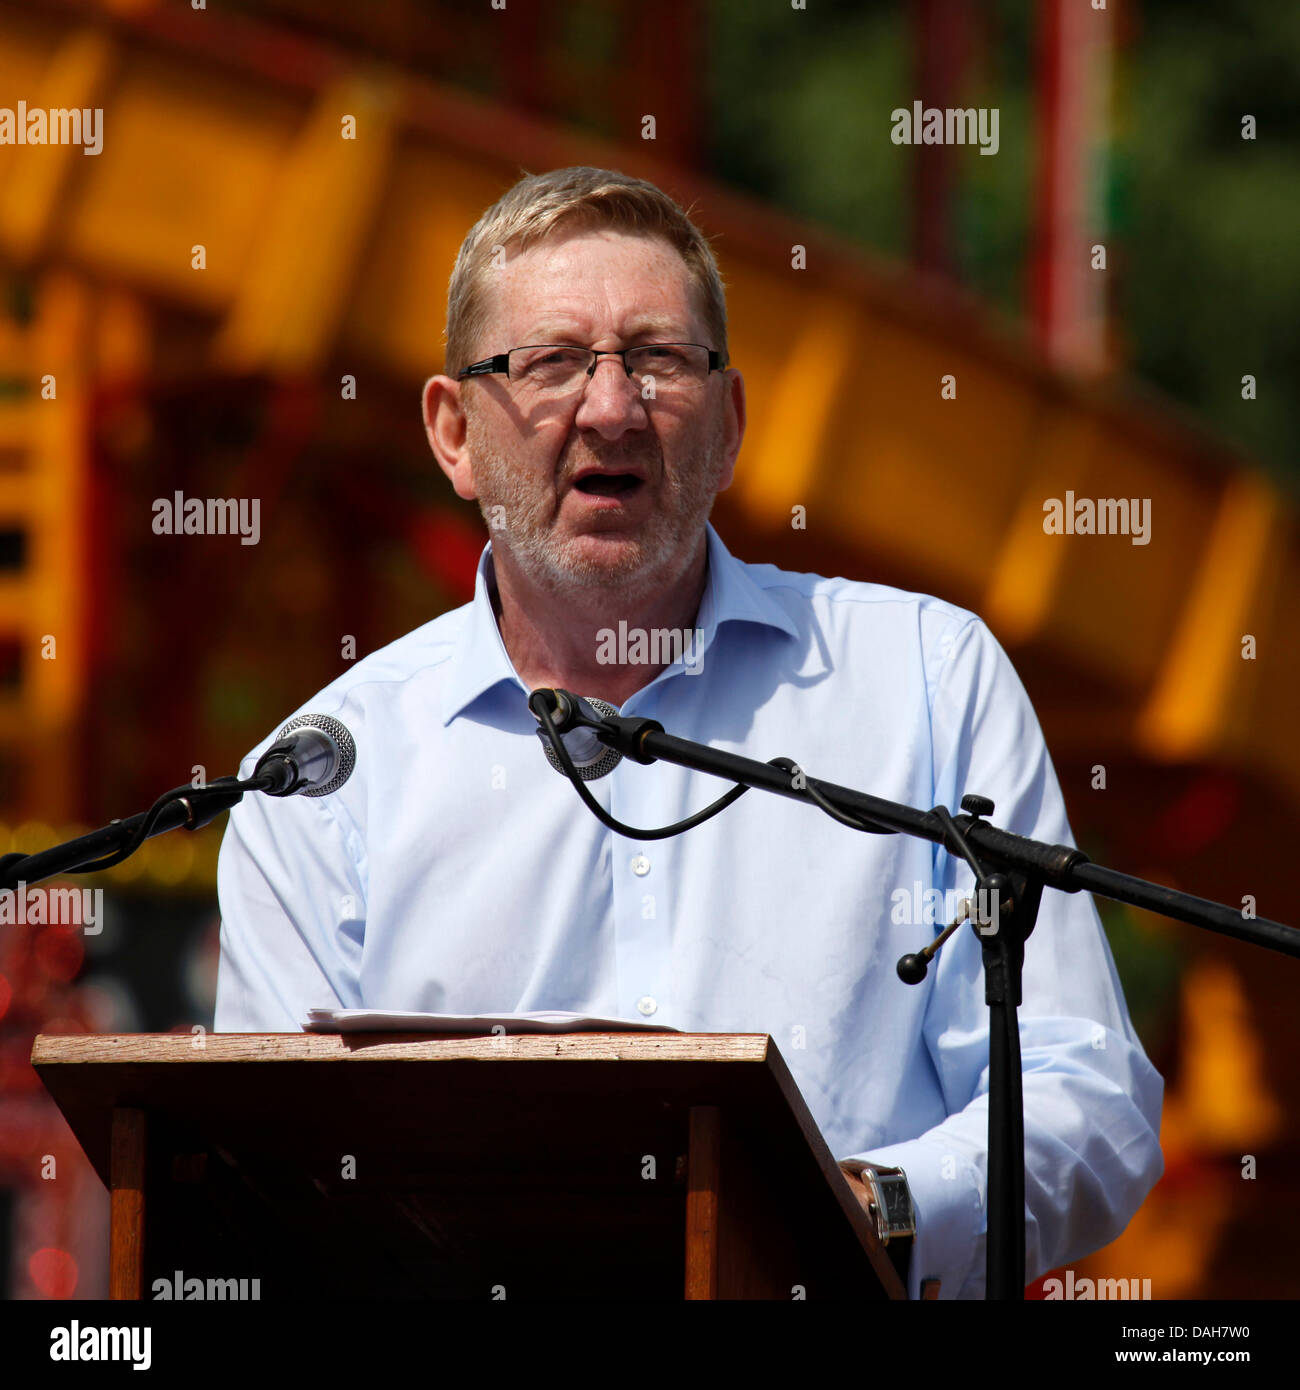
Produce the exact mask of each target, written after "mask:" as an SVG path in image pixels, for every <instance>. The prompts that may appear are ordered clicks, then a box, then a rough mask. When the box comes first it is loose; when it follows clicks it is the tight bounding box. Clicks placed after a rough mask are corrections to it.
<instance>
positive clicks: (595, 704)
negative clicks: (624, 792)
mask: <svg viewBox="0 0 1300 1390" xmlns="http://www.w3.org/2000/svg"><path fill="white" fill-rule="evenodd" d="M554 694H555V707H554V709H553V710H552V711H551V716H552V718H553V719H554V721H555V725H556V727H557V728H562V727H563V725H564V724H565V723H566V722H567V721H568V720H570V719H572V718H573V716H574V714H575V713H580V714H582V715H583V716H585V717H586V718H587V719H609V718H611V717H613V716H615V715H617V714H618V707H617V706H616V705H611V704H610V703H609V702H608V701H607V700H598V699H596V697H595V696H594V695H593V696H588V697H587V698H586V699H578V704H577V709H576V710H575V709H574V707H573V706H572V705H571V704H570V703H569V700H570V697H569V696H568V694H567V693H566V692H564V691H558V690H557V691H555V692H554ZM573 698H575V699H577V697H576V696H575V697H573ZM533 718H534V719H537V712H536V710H534V711H533ZM540 722H541V721H540V720H538V723H540ZM537 737H538V738H540V739H541V741H542V747H543V749H544V750H545V752H546V761H547V762H548V763H550V765H551V766H552V767H553V768H554V769H555V770H556V772H558V773H561V774H562V775H563V776H565V777H567V776H568V775H569V774H568V773H567V772H565V770H564V764H563V763H561V762H560V760H559V758H557V757H556V756H555V749H554V748H552V747H551V740H550V739H549V738H548V737H547V736H546V730H545V729H538V730H537ZM560 742H561V743H563V744H564V748H565V751H566V752H567V753H568V755H569V757H571V758H572V759H573V765H574V767H576V768H577V769H578V776H579V777H581V778H582V780H583V781H584V782H594V781H595V780H596V778H598V777H607V776H608V775H609V774H610V773H611V772H613V771H614V769H615V768H616V767H617V766H618V765H619V763H621V762H622V761H623V755H622V753H620V752H619V751H618V750H617V749H615V748H609V747H606V745H605V744H603V743H602V742H601V741H600V740H599V739H598V738H597V737H596V733H595V730H594V729H585V728H583V727H582V726H581V725H579V726H578V727H576V728H573V729H569V730H567V731H566V732H564V733H561V735H560Z"/></svg>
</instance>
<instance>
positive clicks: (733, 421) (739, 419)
mask: <svg viewBox="0 0 1300 1390" xmlns="http://www.w3.org/2000/svg"><path fill="white" fill-rule="evenodd" d="M722 379H723V385H724V386H725V387H726V392H727V395H726V399H725V401H724V402H723V406H722V408H723V411H724V412H725V414H724V416H723V426H722V445H723V454H722V456H723V459H724V461H725V465H724V467H723V470H722V481H721V482H720V483H719V484H718V491H719V492H723V491H725V490H726V489H727V488H729V487H730V486H731V480H732V479H733V478H734V477H735V474H736V458H737V456H738V455H739V453H740V446H741V444H742V443H743V442H744V438H745V378H744V377H743V376H741V374H740V373H739V372H738V371H737V370H736V369H735V368H734V367H728V368H727V369H726V371H725V372H723V374H722Z"/></svg>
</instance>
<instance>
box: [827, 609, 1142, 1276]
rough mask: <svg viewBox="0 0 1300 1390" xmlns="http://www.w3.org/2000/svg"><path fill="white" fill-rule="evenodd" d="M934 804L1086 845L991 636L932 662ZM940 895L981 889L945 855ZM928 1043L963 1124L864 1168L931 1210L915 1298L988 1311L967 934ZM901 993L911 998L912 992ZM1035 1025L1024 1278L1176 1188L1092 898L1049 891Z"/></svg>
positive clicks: (946, 967)
mask: <svg viewBox="0 0 1300 1390" xmlns="http://www.w3.org/2000/svg"><path fill="white" fill-rule="evenodd" d="M928 656H929V660H928V663H927V664H928V667H929V669H931V670H933V671H934V673H935V675H934V681H933V695H932V699H931V718H932V729H931V733H932V741H933V750H934V769H935V804H942V805H944V806H947V807H948V808H949V809H950V810H951V811H953V812H957V811H958V810H959V808H960V802H961V798H962V796H964V795H965V794H967V793H969V792H978V793H980V794H982V795H984V796H988V797H990V798H991V799H992V800H993V801H994V803H995V806H996V809H995V811H994V812H993V814H992V816H990V817H989V819H990V821H991V822H992V823H993V824H995V825H998V826H1000V827H1002V828H1004V829H1007V830H1011V831H1014V832H1016V833H1017V834H1021V835H1026V836H1029V837H1031V838H1034V839H1039V840H1046V841H1049V842H1051V843H1057V844H1069V845H1073V844H1074V840H1073V837H1072V835H1071V832H1070V827H1069V823H1068V821H1067V818H1066V814H1065V806H1064V802H1063V800H1062V797H1061V790H1060V786H1059V784H1058V782H1057V779H1056V773H1055V770H1054V769H1053V767H1052V762H1051V758H1050V757H1049V755H1048V752H1047V748H1046V746H1045V744H1044V742H1043V736H1042V731H1041V729H1040V728H1039V725H1038V720H1037V718H1036V717H1035V715H1034V711H1033V707H1032V705H1031V704H1030V701H1029V698H1028V696H1027V695H1026V693H1025V690H1024V687H1023V685H1022V684H1021V682H1020V679H1019V677H1018V676H1017V675H1016V672H1015V670H1014V668H1013V667H1012V665H1011V662H1010V660H1009V659H1008V658H1007V656H1006V653H1005V652H1004V651H1003V650H1002V648H1001V646H1000V645H999V644H998V642H997V641H996V639H995V638H994V637H993V635H992V633H990V632H989V630H988V628H987V627H986V626H985V625H984V624H983V623H982V622H981V621H980V620H979V619H978V618H974V617H971V616H970V615H964V617H963V618H961V619H957V620H954V621H952V622H950V623H949V624H948V626H947V627H946V629H945V630H943V631H942V632H941V633H939V634H938V640H937V642H936V644H935V649H934V651H933V652H931V653H929V654H928ZM934 882H935V887H937V888H939V889H941V890H942V891H945V892H946V891H947V890H949V889H953V890H959V891H960V892H961V893H962V894H963V895H964V894H965V893H967V892H969V891H970V890H971V889H972V888H973V886H974V876H973V874H972V873H971V871H970V868H969V866H968V865H966V863H965V862H964V861H960V860H958V859H956V858H954V857H953V856H951V855H949V854H948V853H947V851H945V850H944V849H942V847H940V846H936V847H935V880H934ZM930 974H931V976H932V977H933V983H931V982H930V981H927V982H926V984H925V985H922V986H919V987H920V988H926V987H929V988H930V990H931V993H930V996H929V999H928V1001H927V1005H926V1013H925V1025H924V1027H925V1042H926V1047H927V1050H928V1052H929V1056H930V1058H931V1060H932V1062H933V1065H934V1068H935V1070H936V1072H937V1075H938V1077H939V1080H940V1084H941V1087H942V1090H943V1095H944V1098H945V1103H946V1108H947V1110H948V1118H947V1119H946V1120H944V1121H943V1122H942V1123H941V1124H939V1125H936V1126H935V1127H934V1128H933V1129H931V1130H929V1131H927V1132H926V1133H924V1134H920V1135H918V1136H916V1137H915V1138H912V1139H909V1140H906V1141H904V1142H901V1143H895V1144H890V1145H887V1146H883V1147H880V1148H876V1149H873V1150H872V1151H871V1152H869V1153H861V1154H856V1155H852V1157H857V1158H867V1159H870V1160H872V1161H873V1162H876V1163H880V1164H882V1165H888V1166H896V1167H900V1168H902V1169H903V1170H904V1171H905V1172H906V1174H907V1180H908V1186H909V1187H910V1189H911V1192H912V1198H913V1202H914V1205H915V1209H916V1218H917V1234H916V1237H915V1240H914V1244H913V1249H912V1258H911V1262H910V1267H909V1276H910V1277H909V1285H910V1288H909V1292H910V1294H911V1296H912V1297H914V1298H915V1297H918V1296H919V1288H920V1282H921V1280H922V1279H926V1278H938V1279H940V1280H941V1281H942V1282H941V1286H940V1297H943V1298H982V1297H983V1296H984V1283H985V1279H984V1264H985V1237H986V1232H987V1221H986V1215H987V1213H986V1202H985V1198H986V1191H987V1175H988V1085H989V1068H988V1006H987V1005H986V1004H985V1002H984V978H983V968H982V960H981V951H980V943H979V941H978V939H977V938H976V936H975V933H974V932H973V931H972V929H971V928H970V926H969V925H964V926H963V927H962V928H961V929H960V930H959V931H958V932H956V933H955V934H954V935H953V936H952V937H951V938H950V939H949V940H948V942H947V943H946V944H945V945H944V946H943V948H942V949H941V950H940V951H939V954H938V956H937V957H936V958H935V961H934V962H933V963H932V964H931V967H930ZM900 988H906V986H903V985H901V984H900ZM1023 1001H1024V1002H1023V1003H1022V1005H1021V1007H1020V1010H1019V1019H1020V1046H1021V1059H1022V1074H1023V1078H1024V1103H1025V1222H1026V1233H1025V1235H1026V1240H1025V1247H1026V1248H1025V1260H1026V1277H1027V1278H1028V1279H1029V1280H1033V1279H1036V1278H1039V1277H1040V1276H1041V1275H1042V1274H1044V1273H1046V1272H1047V1271H1048V1270H1049V1269H1054V1268H1058V1267H1059V1266H1061V1265H1063V1264H1065V1263H1067V1262H1068V1261H1070V1260H1073V1259H1077V1258H1078V1257H1080V1256H1082V1255H1085V1254H1088V1253H1089V1252H1091V1251H1094V1250H1097V1249H1099V1248H1100V1247H1101V1246H1103V1245H1105V1244H1107V1243H1108V1242H1109V1241H1111V1240H1113V1239H1114V1238H1115V1237H1116V1236H1117V1235H1118V1234H1119V1233H1120V1232H1121V1231H1122V1230H1123V1229H1124V1227H1125V1226H1126V1225H1127V1224H1128V1222H1129V1220H1130V1219H1131V1217H1132V1216H1133V1213H1134V1212H1135V1211H1136V1210H1137V1208H1138V1207H1139V1206H1140V1205H1141V1203H1142V1201H1143V1199H1144V1198H1145V1197H1146V1194H1147V1193H1148V1192H1149V1191H1150V1190H1151V1188H1152V1187H1153V1186H1154V1185H1155V1183H1156V1180H1157V1179H1158V1178H1159V1177H1160V1174H1161V1172H1162V1171H1163V1166H1164V1165H1163V1160H1162V1158H1161V1154H1160V1145H1159V1138H1158V1136H1159V1129H1160V1106H1161V1099H1162V1095H1163V1089H1164V1086H1163V1082H1162V1081H1161V1079H1160V1076H1159V1075H1158V1073H1157V1072H1156V1071H1155V1069H1154V1068H1153V1067H1152V1065H1151V1063H1150V1062H1149V1061H1148V1060H1147V1057H1146V1054H1145V1052H1144V1051H1143V1049H1142V1045H1141V1043H1140V1042H1139V1041H1138V1038H1137V1035H1136V1033H1135V1032H1134V1031H1133V1026H1132V1023H1131V1022H1130V1019H1129V1015H1128V1010H1127V1007H1126V1006H1125V1003H1124V996H1123V992H1122V989H1121V986H1120V983H1119V978H1118V975H1117V974H1116V971H1115V964H1114V960H1113V958H1112V956H1111V952H1110V947H1109V944H1108V943H1107V941H1106V936H1105V933H1104V932H1103V930H1102V926H1101V921H1100V919H1099V917H1098V915H1097V910H1096V907H1095V906H1094V904H1093V901H1092V897H1091V895H1090V894H1088V893H1084V892H1081V893H1074V894H1070V893H1063V892H1060V891H1058V890H1056V889H1053V888H1044V890H1043V897H1042V903H1041V906H1040V909H1039V913H1038V918H1037V922H1036V925H1035V927H1034V930H1033V933H1032V935H1031V936H1030V937H1029V940H1028V941H1027V942H1026V944H1025V968H1024V988H1023Z"/></svg>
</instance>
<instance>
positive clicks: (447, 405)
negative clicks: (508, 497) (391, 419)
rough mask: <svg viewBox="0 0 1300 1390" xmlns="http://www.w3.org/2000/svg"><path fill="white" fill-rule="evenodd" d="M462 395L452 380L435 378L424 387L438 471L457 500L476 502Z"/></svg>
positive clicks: (427, 423) (428, 428)
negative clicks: (446, 479)
mask: <svg viewBox="0 0 1300 1390" xmlns="http://www.w3.org/2000/svg"><path fill="white" fill-rule="evenodd" d="M460 393H461V383H460V382H459V381H455V380H453V379H452V378H451V377H449V376H431V377H430V378H429V379H428V381H426V382H425V383H424V394H423V397H422V404H423V409H424V433H425V435H426V437H427V438H428V440H429V448H430V449H432V450H433V456H434V458H436V459H437V460H438V467H439V468H441V469H442V471H443V472H444V473H445V474H446V475H447V477H448V478H449V479H450V480H451V485H452V487H453V488H455V489H456V496H457V497H463V498H464V499H465V500H466V501H467V502H472V501H474V499H475V498H476V497H477V496H478V493H477V492H476V491H475V488H474V465H473V461H472V460H471V458H470V452H469V444H468V433H469V430H468V421H467V419H466V417H465V403H464V402H463V401H462V400H461V395H460Z"/></svg>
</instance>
